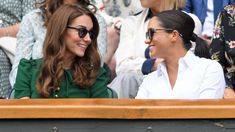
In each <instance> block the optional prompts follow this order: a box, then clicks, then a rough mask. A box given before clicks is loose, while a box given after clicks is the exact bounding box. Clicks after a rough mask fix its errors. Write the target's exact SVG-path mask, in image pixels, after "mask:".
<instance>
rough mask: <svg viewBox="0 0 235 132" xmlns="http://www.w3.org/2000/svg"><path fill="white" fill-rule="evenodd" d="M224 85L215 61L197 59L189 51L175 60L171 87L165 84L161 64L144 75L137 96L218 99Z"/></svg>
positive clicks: (147, 97)
mask: <svg viewBox="0 0 235 132" xmlns="http://www.w3.org/2000/svg"><path fill="white" fill-rule="evenodd" d="M224 88H225V80H224V75H223V70H222V67H221V66H220V64H219V63H218V62H216V61H213V60H209V59H205V58H199V57H197V56H195V55H194V54H193V53H192V52H191V51H188V52H187V54H186V55H185V56H184V57H182V58H180V59H179V69H178V75H177V79H176V82H175V85H174V87H173V88H172V87H171V85H170V83H169V77H168V74H167V69H166V65H165V63H164V62H163V63H161V64H159V66H158V70H157V71H155V72H153V73H151V74H149V75H147V76H146V78H145V79H144V81H143V83H142V84H141V86H140V88H139V91H138V94H137V96H136V98H137V99H215V98H222V97H223V93H224V92H223V91H224Z"/></svg>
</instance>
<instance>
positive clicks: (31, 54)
mask: <svg viewBox="0 0 235 132" xmlns="http://www.w3.org/2000/svg"><path fill="white" fill-rule="evenodd" d="M63 4H77V5H82V6H85V7H91V8H93V9H96V8H95V7H94V6H93V5H92V4H91V3H90V1H89V0H72V1H71V0H44V1H43V2H42V3H41V4H40V5H39V9H36V10H34V11H31V12H30V13H28V14H27V15H26V16H25V17H24V18H23V20H22V22H21V27H20V31H19V33H18V35H17V47H16V57H15V60H14V63H13V66H12V71H11V73H10V83H11V85H12V86H13V85H14V83H15V78H16V75H17V68H18V64H19V61H20V59H22V58H26V59H30V58H32V59H38V58H42V45H43V41H44V38H45V34H46V28H47V23H48V21H49V20H50V17H51V15H52V14H53V13H54V12H55V11H56V10H57V8H59V7H60V6H61V5H63ZM96 17H97V19H98V22H99V26H100V33H99V36H98V48H99V53H100V56H101V65H102V66H103V62H104V54H105V53H106V48H107V32H106V30H107V29H106V23H105V20H104V19H103V17H101V16H100V15H99V14H96Z"/></svg>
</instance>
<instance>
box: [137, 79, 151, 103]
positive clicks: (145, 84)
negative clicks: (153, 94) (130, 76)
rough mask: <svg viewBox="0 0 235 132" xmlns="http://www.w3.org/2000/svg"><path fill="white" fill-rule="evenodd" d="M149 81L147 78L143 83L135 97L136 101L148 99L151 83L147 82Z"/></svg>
mask: <svg viewBox="0 0 235 132" xmlns="http://www.w3.org/2000/svg"><path fill="white" fill-rule="evenodd" d="M146 80H147V79H146V78H145V79H144V81H143V83H142V84H141V85H140V87H139V90H138V93H137V95H136V97H135V99H148V90H147V89H146V88H148V83H149V81H146Z"/></svg>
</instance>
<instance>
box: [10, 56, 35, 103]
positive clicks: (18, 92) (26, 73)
mask: <svg viewBox="0 0 235 132" xmlns="http://www.w3.org/2000/svg"><path fill="white" fill-rule="evenodd" d="M31 78H32V71H31V61H30V60H27V59H21V60H20V63H19V67H18V74H17V77H16V83H15V85H14V89H15V93H14V98H15V99H19V98H21V97H30V95H31V94H30V89H31Z"/></svg>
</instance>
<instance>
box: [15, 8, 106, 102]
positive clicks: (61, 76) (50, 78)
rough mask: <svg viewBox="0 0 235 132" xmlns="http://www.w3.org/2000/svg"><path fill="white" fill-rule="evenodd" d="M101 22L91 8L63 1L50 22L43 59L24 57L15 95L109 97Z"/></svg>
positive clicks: (27, 96) (33, 96) (19, 69)
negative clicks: (102, 60)
mask: <svg viewBox="0 0 235 132" xmlns="http://www.w3.org/2000/svg"><path fill="white" fill-rule="evenodd" d="M98 33H99V25H98V21H97V19H96V17H95V16H94V15H93V13H92V12H91V11H89V10H88V9H86V8H84V7H80V6H77V5H63V6H61V7H60V8H59V9H57V11H56V12H55V13H53V15H52V16H51V18H50V20H49V21H48V23H47V33H46V36H45V41H44V44H43V59H36V60H27V59H22V60H21V61H20V64H19V68H18V74H17V77H16V83H15V85H14V88H15V98H22V99H24V98H26V99H27V98H41V97H49V98H106V97H108V92H107V87H106V85H107V82H108V78H106V75H105V70H104V69H103V68H101V66H100V57H99V53H98V49H97V36H98Z"/></svg>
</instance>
